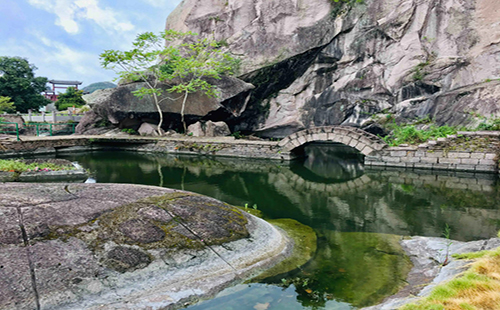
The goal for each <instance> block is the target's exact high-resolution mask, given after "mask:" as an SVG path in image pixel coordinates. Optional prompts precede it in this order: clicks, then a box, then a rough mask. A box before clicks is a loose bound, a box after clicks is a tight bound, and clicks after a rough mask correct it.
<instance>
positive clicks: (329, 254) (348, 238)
mask: <svg viewBox="0 0 500 310" xmlns="http://www.w3.org/2000/svg"><path fill="white" fill-rule="evenodd" d="M321 234H322V238H321V239H320V242H319V244H318V251H317V253H316V256H315V258H314V259H313V260H312V261H311V262H309V263H308V264H307V265H306V266H303V267H302V269H301V270H300V271H297V272H296V273H295V274H294V275H291V276H290V277H288V278H284V279H282V280H280V282H278V281H277V279H268V280H267V281H268V283H273V282H274V283H276V284H278V285H280V286H282V287H289V286H291V285H293V286H294V287H295V291H296V292H297V294H298V296H297V300H298V301H299V302H300V303H301V304H302V305H303V306H304V307H307V308H311V309H320V308H322V307H325V305H326V303H327V302H328V300H333V299H335V300H337V301H343V302H347V303H350V304H351V305H353V306H355V307H364V306H370V305H373V304H376V303H378V302H379V301H380V300H381V299H383V298H384V297H386V296H389V295H391V294H394V293H396V292H397V291H398V290H399V288H400V287H402V286H403V285H404V284H405V279H406V276H407V274H408V272H409V270H410V268H411V263H410V261H409V259H408V258H406V256H405V255H404V251H403V250H402V248H401V246H400V245H399V240H400V237H399V236H394V235H385V234H371V233H339V232H333V231H328V230H323V231H321Z"/></svg>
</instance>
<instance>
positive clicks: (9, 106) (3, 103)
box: [0, 96, 16, 113]
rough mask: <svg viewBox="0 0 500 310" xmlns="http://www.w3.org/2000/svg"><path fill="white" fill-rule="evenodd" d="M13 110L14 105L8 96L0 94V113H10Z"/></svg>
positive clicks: (14, 108)
mask: <svg viewBox="0 0 500 310" xmlns="http://www.w3.org/2000/svg"><path fill="white" fill-rule="evenodd" d="M15 111H16V107H14V103H13V102H11V101H10V97H3V96H0V113H3V112H7V113H12V112H15Z"/></svg>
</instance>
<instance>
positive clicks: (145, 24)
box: [0, 0, 181, 86]
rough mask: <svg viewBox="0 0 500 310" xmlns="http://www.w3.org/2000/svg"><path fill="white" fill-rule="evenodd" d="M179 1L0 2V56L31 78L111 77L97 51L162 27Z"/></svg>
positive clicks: (121, 46) (119, 46) (91, 80)
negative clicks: (24, 66)
mask: <svg viewBox="0 0 500 310" xmlns="http://www.w3.org/2000/svg"><path fill="white" fill-rule="evenodd" d="M180 2H181V0H115V1H113V0H0V56H20V57H23V58H27V59H28V61H29V62H30V63H32V64H34V65H35V66H37V67H38V70H37V71H35V74H36V76H45V77H48V78H49V79H58V80H79V81H82V82H83V86H85V85H88V84H91V83H94V82H101V81H111V80H113V79H114V78H115V77H116V74H115V73H114V72H113V71H110V70H104V69H102V68H101V66H100V62H99V54H100V53H101V52H103V51H104V50H107V49H120V50H123V49H127V48H129V47H130V43H131V42H132V41H133V40H134V38H135V36H136V35H137V34H138V33H141V32H145V31H154V32H159V31H161V30H163V29H164V26H165V21H166V19H167V16H168V14H170V12H171V11H172V10H173V9H174V8H175V7H176V6H177V5H178V4H179V3H180Z"/></svg>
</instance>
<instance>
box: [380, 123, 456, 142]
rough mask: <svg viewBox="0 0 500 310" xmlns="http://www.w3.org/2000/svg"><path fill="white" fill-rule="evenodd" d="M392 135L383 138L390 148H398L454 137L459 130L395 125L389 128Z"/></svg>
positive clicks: (444, 127)
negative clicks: (402, 145) (401, 145)
mask: <svg viewBox="0 0 500 310" xmlns="http://www.w3.org/2000/svg"><path fill="white" fill-rule="evenodd" d="M389 129H391V130H392V132H391V134H390V135H388V136H386V137H384V138H382V139H383V140H384V141H385V142H386V143H387V144H389V146H398V145H400V144H419V143H424V142H426V141H428V140H431V139H437V138H446V136H448V135H454V134H456V133H457V131H458V130H459V128H457V127H451V126H447V125H446V126H436V125H430V126H429V127H428V128H427V129H417V128H416V127H415V125H408V124H404V125H397V124H395V123H393V124H391V125H390V126H389Z"/></svg>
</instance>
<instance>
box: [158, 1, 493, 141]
mask: <svg viewBox="0 0 500 310" xmlns="http://www.w3.org/2000/svg"><path fill="white" fill-rule="evenodd" d="M166 27H167V29H176V30H182V31H186V30H191V31H194V32H198V33H200V34H201V35H204V36H207V37H212V38H214V39H215V40H218V41H220V42H224V43H227V46H228V48H229V49H230V50H231V52H232V53H233V54H234V55H238V56H239V57H240V58H241V59H242V64H241V68H240V72H239V78H240V79H242V80H244V81H245V82H247V83H251V84H253V85H254V86H255V88H254V89H250V90H247V91H243V92H241V93H240V94H239V95H237V96H234V97H233V98H230V99H228V101H227V102H226V103H225V105H226V106H237V107H238V109H239V111H238V113H233V114H232V115H231V116H230V117H229V118H228V119H226V121H227V122H228V123H229V125H230V127H231V129H232V130H233V131H238V130H240V131H247V132H258V133H259V134H260V135H262V136H268V137H284V136H286V135H288V134H291V133H293V132H295V131H298V130H300V129H304V128H309V127H313V126H322V125H339V124H344V125H353V126H361V127H365V126H367V125H368V124H369V123H370V122H371V121H372V120H373V118H374V117H373V115H376V114H380V113H392V114H393V115H394V116H395V117H396V120H400V121H409V120H413V119H418V118H424V117H426V116H429V117H430V118H432V119H433V120H434V121H435V122H436V123H438V124H450V125H465V126H474V125H475V124H476V123H477V119H478V117H488V118H489V117H500V109H499V108H500V106H499V103H498V98H500V82H499V81H498V78H499V77H500V57H499V55H500V45H499V43H500V2H498V1H496V0H472V1H470V0H438V1H436V0H377V1H375V0H364V1H354V0H352V1H345V2H340V3H339V2H333V1H330V0H310V1H302V0H268V1H262V0H249V1H240V0H184V1H182V2H181V3H180V4H179V6H178V7H177V8H176V10H175V11H174V12H172V14H171V15H170V16H169V17H168V19H167V24H166ZM375 118H376V117H375Z"/></svg>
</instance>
